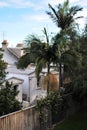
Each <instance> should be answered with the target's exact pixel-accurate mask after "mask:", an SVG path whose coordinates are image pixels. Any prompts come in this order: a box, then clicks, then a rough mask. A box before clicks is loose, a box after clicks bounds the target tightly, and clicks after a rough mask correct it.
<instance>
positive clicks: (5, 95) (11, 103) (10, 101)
mask: <svg viewBox="0 0 87 130" xmlns="http://www.w3.org/2000/svg"><path fill="white" fill-rule="evenodd" d="M17 95H18V91H17V90H14V88H13V86H12V84H9V82H6V83H5V85H3V87H2V88H1V89H0V116H2V115H5V114H8V113H11V112H14V111H17V110H19V109H21V107H22V105H21V103H20V102H19V101H17V100H16V96H17Z"/></svg>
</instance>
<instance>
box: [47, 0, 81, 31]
mask: <svg viewBox="0 0 87 130" xmlns="http://www.w3.org/2000/svg"><path fill="white" fill-rule="evenodd" d="M48 6H49V9H50V10H51V11H47V14H48V15H49V16H50V17H51V19H52V20H53V22H54V23H56V25H57V27H59V28H61V30H64V29H67V28H69V27H70V26H71V25H72V24H73V22H74V21H75V19H78V18H81V16H80V17H74V16H75V15H76V14H77V13H78V11H81V10H82V8H80V7H79V6H72V7H69V1H68V0H66V1H65V2H64V3H63V4H59V5H58V6H57V10H56V9H54V8H53V7H52V6H51V5H50V4H48Z"/></svg>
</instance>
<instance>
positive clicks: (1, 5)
mask: <svg viewBox="0 0 87 130" xmlns="http://www.w3.org/2000/svg"><path fill="white" fill-rule="evenodd" d="M7 6H9V4H8V3H7V2H0V7H7Z"/></svg>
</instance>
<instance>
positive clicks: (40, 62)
mask: <svg viewBox="0 0 87 130" xmlns="http://www.w3.org/2000/svg"><path fill="white" fill-rule="evenodd" d="M43 33H44V35H45V38H46V41H45V42H43V41H41V39H38V38H37V37H34V36H33V38H31V40H30V41H29V44H30V47H29V48H28V52H27V53H25V55H23V56H22V57H21V58H20V59H19V62H18V68H25V67H27V66H28V65H29V63H31V62H34V63H35V64H36V77H37V79H39V74H40V72H41V71H42V68H43V67H46V68H47V77H48V82H47V93H48V94H49V73H50V63H52V62H54V61H55V60H56V55H55V53H54V49H55V48H54V47H53V46H52V45H51V44H50V42H49V36H48V33H47V30H46V28H44V30H43Z"/></svg>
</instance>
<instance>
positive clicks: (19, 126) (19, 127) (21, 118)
mask: <svg viewBox="0 0 87 130" xmlns="http://www.w3.org/2000/svg"><path fill="white" fill-rule="evenodd" d="M0 130H40V125H39V115H38V113H37V112H36V111H35V107H34V106H33V107H29V108H27V109H24V110H20V111H17V112H14V113H11V114H8V115H5V116H2V117H0Z"/></svg>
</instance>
